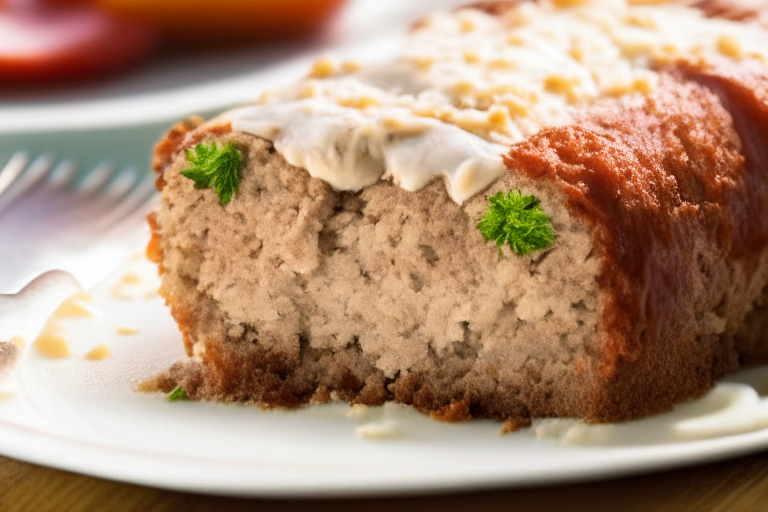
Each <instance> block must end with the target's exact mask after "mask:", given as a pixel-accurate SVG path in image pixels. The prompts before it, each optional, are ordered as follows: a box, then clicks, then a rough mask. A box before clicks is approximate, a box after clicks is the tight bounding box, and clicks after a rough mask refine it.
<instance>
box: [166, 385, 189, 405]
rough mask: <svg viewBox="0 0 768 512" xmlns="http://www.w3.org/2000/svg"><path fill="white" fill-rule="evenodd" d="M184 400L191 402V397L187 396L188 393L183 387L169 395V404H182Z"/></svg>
mask: <svg viewBox="0 0 768 512" xmlns="http://www.w3.org/2000/svg"><path fill="white" fill-rule="evenodd" d="M183 400H189V396H187V392H186V391H184V389H183V388H182V387H181V386H178V387H177V388H176V389H174V390H173V391H171V394H170V395H168V401H169V402H181V401H183Z"/></svg>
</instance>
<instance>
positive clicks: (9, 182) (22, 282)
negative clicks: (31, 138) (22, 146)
mask: <svg viewBox="0 0 768 512" xmlns="http://www.w3.org/2000/svg"><path fill="white" fill-rule="evenodd" d="M77 174H78V173H77V165H76V164H75V163H74V162H71V161H69V160H60V161H57V160H56V159H54V158H53V157H52V156H51V155H41V156H39V157H37V158H35V159H34V160H33V159H30V158H29V156H28V155H26V154H25V153H16V154H15V155H13V156H12V157H11V159H10V160H9V161H8V162H7V163H6V165H5V166H4V167H3V168H2V170H0V292H3V293H6V295H0V345H2V343H3V342H7V341H9V340H10V339H11V338H12V337H13V336H21V337H22V338H24V339H27V340H30V339H34V338H35V337H36V336H37V335H38V334H39V332H40V330H41V329H42V327H43V325H44V323H45V321H46V320H47V318H48V317H50V315H51V314H52V313H53V311H55V309H56V308H57V307H58V306H59V305H60V304H61V303H62V302H63V301H64V300H66V299H67V298H68V297H69V296H71V295H72V294H73V293H75V292H76V291H77V290H79V289H80V288H81V287H82V288H84V289H89V288H91V287H93V286H94V285H96V284H98V283H99V282H100V281H102V280H103V279H104V278H106V277H107V276H108V275H109V274H110V273H111V272H112V271H114V269H115V268H116V267H117V265H118V264H119V263H120V262H121V261H122V259H124V258H125V257H126V256H127V255H129V254H130V253H131V252H132V251H134V250H136V248H137V247H138V245H139V244H140V242H141V241H142V239H144V238H145V237H146V236H147V231H148V228H147V224H146V222H145V220H144V219H145V217H146V215H147V214H148V213H149V212H150V211H151V210H152V209H153V207H154V204H155V202H156V196H157V194H155V192H154V185H153V177H152V176H151V174H149V173H140V172H139V171H138V169H136V168H131V167H124V168H117V167H115V166H114V165H111V164H110V163H108V162H105V163H103V164H100V165H98V166H97V167H96V168H94V169H92V170H90V171H89V172H87V173H86V174H85V175H84V176H83V177H82V178H81V179H79V180H78V179H76V178H77ZM6 348H7V345H6ZM2 353H3V350H2V347H0V366H2V361H3V355H2ZM6 359H7V358H6ZM1 370H2V368H0V373H2V372H1Z"/></svg>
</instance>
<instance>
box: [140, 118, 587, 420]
mask: <svg viewBox="0 0 768 512" xmlns="http://www.w3.org/2000/svg"><path fill="white" fill-rule="evenodd" d="M214 131H216V130H214ZM219 131H221V130H220V129H219ZM210 138H211V139H212V140H216V141H218V143H220V144H225V143H227V142H233V143H235V144H236V145H237V146H238V147H240V148H242V150H243V154H244V157H245V166H244V169H243V179H242V181H241V185H240V191H239V194H238V196H237V198H236V199H235V200H234V201H232V202H231V203H230V204H229V205H227V206H226V207H222V206H221V205H220V204H219V201H218V198H217V197H216V195H215V193H214V192H213V191H211V190H199V189H196V188H195V187H194V183H193V182H192V181H191V180H189V179H187V178H184V177H183V176H181V175H180V174H179V171H180V170H183V169H185V168H186V162H185V160H184V158H183V157H177V159H176V160H175V161H174V162H173V164H172V165H171V166H170V167H169V168H168V169H167V170H166V171H165V173H164V175H163V176H164V180H165V182H166V185H165V187H164V189H163V203H162V207H161V209H160V210H159V212H158V213H157V217H156V220H155V222H156V224H157V226H158V230H159V231H160V232H161V233H162V238H161V242H160V243H161V250H162V267H163V269H164V270H165V273H164V275H163V285H162V293H163V295H164V296H165V297H166V298H167V300H168V302H169V303H170V305H171V307H172V310H173V313H174V316H175V317H176V319H177V321H178V322H179V323H180V325H181V326H182V330H183V331H184V332H185V333H186V341H187V347H188V349H189V350H190V353H193V354H195V355H196V356H198V358H197V359H198V361H199V362H197V363H190V364H186V365H183V367H182V366H179V367H176V368H175V370H174V371H173V372H172V373H173V374H174V378H173V379H170V381H173V382H174V383H175V382H177V381H179V380H182V381H184V386H185V389H187V392H188V393H189V394H191V395H192V396H193V397H199V398H205V399H213V400H222V401H246V402H255V403H259V404H262V405H264V404H266V405H285V406H296V405H300V404H302V403H306V402H307V401H309V400H311V399H312V398H313V397H315V398H316V399H322V398H323V397H324V396H326V395H328V393H331V392H336V393H338V394H339V395H340V396H341V397H342V398H344V399H346V400H350V401H353V402H358V403H365V404H379V403H382V402H383V401H385V400H391V399H397V400H399V401H402V402H405V403H413V404H415V405H416V406H417V407H419V408H421V409H423V410H428V411H433V412H434V411H439V410H441V409H443V408H445V407H447V406H449V405H450V404H451V403H456V402H460V403H462V404H463V405H462V406H461V407H463V409H461V411H460V412H461V414H467V415H469V414H473V415H479V416H485V417H493V418H497V419H507V418H510V417H515V416H520V417H528V416H529V415H531V414H534V415H539V416H546V415H552V414H561V415H562V414H570V415H583V414H584V413H585V410H586V407H587V403H586V402H588V400H587V399H586V398H585V397H586V396H587V395H588V394H589V389H590V386H592V384H593V382H592V379H591V375H592V373H591V372H590V361H591V360H592V357H591V356H590V351H596V350H597V349H598V348H597V343H598V336H597V333H596V329H597V322H598V316H599V310H600V307H601V304H600V302H601V294H600V293H599V291H598V289H597V280H596V276H597V273H598V269H599V266H598V261H597V258H596V257H595V255H594V253H593V252H592V241H591V234H590V232H589V230H588V229H587V228H586V227H585V226H584V224H583V223H580V222H577V221H575V220H574V219H573V217H571V216H570V215H568V214H567V212H566V211H565V209H564V207H563V206H562V205H561V204H560V203H559V202H558V201H557V200H556V199H555V198H554V197H549V196H547V195H546V193H544V194H542V191H541V190H539V191H537V192H536V193H537V195H538V196H539V197H541V199H542V200H543V202H542V204H543V206H544V209H545V211H547V213H548V214H549V215H551V216H552V217H553V219H554V222H553V226H554V228H555V230H556V232H557V234H558V237H557V239H556V241H555V243H554V245H553V246H552V247H551V248H550V249H548V250H545V251H539V252H536V253H534V254H532V255H529V256H524V257H518V256H514V255H511V253H510V252H509V250H508V248H507V249H505V255H504V257H503V258H501V259H500V258H499V255H498V250H497V248H496V246H495V245H493V244H488V243H485V241H484V240H483V238H482V236H481V234H480V233H479V231H478V230H477V228H476V223H477V222H478V220H479V218H480V216H481V214H482V212H483V211H484V208H485V206H486V205H487V202H486V197H487V196H488V195H491V194H493V193H495V192H496V191H497V190H505V191H506V190H509V189H510V188H519V187H522V188H523V190H524V191H525V183H523V182H519V180H517V181H518V182H516V180H515V178H514V177H513V175H511V174H510V175H508V176H506V177H504V178H503V179H501V180H499V181H498V182H497V183H496V184H495V185H494V186H493V187H492V188H491V189H489V190H488V191H487V193H484V194H480V195H478V196H477V197H475V198H473V199H472V200H470V201H469V202H467V203H466V204H465V205H464V206H459V205H458V204H456V203H455V202H453V201H452V200H451V198H450V197H449V196H448V194H447V193H446V191H445V187H444V185H443V184H442V183H441V182H439V181H435V182H433V183H432V184H431V185H429V186H428V187H426V188H425V189H423V190H421V191H419V192H418V193H412V192H407V191H404V190H402V189H400V188H399V187H397V186H395V185H393V184H391V183H390V182H385V181H382V182H381V183H379V184H377V185H375V186H372V187H368V188H366V189H364V190H363V191H362V192H359V193H352V192H336V191H334V190H333V189H332V188H331V187H330V186H328V185H327V184H326V183H325V182H323V181H321V180H318V179H314V178H311V177H310V176H309V175H308V173H307V172H306V171H304V170H303V169H299V168H296V167H293V166H291V165H289V164H287V163H286V162H285V160H284V159H283V158H282V157H281V156H280V155H279V154H278V153H276V152H275V151H274V149H273V147H272V145H271V143H269V142H267V141H264V140H262V139H258V138H256V137H253V136H250V135H245V134H238V133H229V134H225V135H211V136H210ZM170 381H168V382H170ZM169 385H170V384H169V383H166V385H165V387H166V388H167V387H168V386H169ZM470 409H471V411H470ZM451 410H453V409H451ZM454 412H455V411H454Z"/></svg>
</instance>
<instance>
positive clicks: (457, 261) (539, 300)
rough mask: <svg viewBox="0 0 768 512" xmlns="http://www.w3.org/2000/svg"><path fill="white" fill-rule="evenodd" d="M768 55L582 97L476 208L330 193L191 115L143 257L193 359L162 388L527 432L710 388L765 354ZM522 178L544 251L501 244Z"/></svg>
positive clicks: (427, 197)
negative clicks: (203, 157) (154, 267)
mask: <svg viewBox="0 0 768 512" xmlns="http://www.w3.org/2000/svg"><path fill="white" fill-rule="evenodd" d="M649 9H650V8H649ZM643 12H645V11H643ZM505 15H509V13H508V12H507V14H505ZM472 16H481V15H480V14H472ZM482 16H488V15H487V14H482ZM472 19H473V20H474V18H472ZM483 19H484V18H483ZM481 21H482V19H481ZM514 22H515V23H518V22H519V20H516V21H514ZM441 26H442V25H441ZM419 30H421V29H419ZM474 58H475V57H472V56H470V57H467V59H470V60H471V59H474ZM753 64H754V63H752V62H734V60H733V59H730V60H729V59H725V58H724V59H722V60H717V59H715V60H712V59H710V60H709V61H707V60H702V59H678V60H676V61H675V62H667V61H664V62H662V61H659V62H658V63H657V66H656V68H655V69H654V70H653V73H654V75H653V80H654V81H653V86H652V87H650V88H649V89H646V88H645V86H644V85H643V86H640V87H639V90H635V89H630V90H628V91H625V92H622V93H621V94H616V95H604V96H601V97H599V98H592V99H590V101H581V100H578V98H576V96H574V97H573V98H572V99H573V104H572V105H570V106H569V107H568V121H567V122H562V118H558V120H556V121H553V122H552V123H551V126H549V127H546V126H545V127H543V128H542V129H538V130H534V131H535V133H533V134H532V135H530V136H522V137H519V140H518V141H517V142H514V143H512V144H510V145H508V146H507V148H508V149H507V150H506V151H505V153H504V157H503V163H504V165H505V166H506V172H504V173H503V174H502V175H501V176H500V177H498V178H497V179H495V180H494V181H492V182H491V183H490V185H488V186H487V187H485V188H483V189H482V190H481V191H480V192H479V193H476V194H475V195H473V196H471V197H470V198H469V199H467V200H466V201H463V202H461V201H456V199H455V197H452V196H451V194H450V193H449V191H448V188H447V187H446V186H445V185H444V184H443V182H442V181H443V180H441V179H439V178H438V179H434V180H432V181H430V182H429V183H428V184H427V185H426V186H424V187H423V188H420V189H419V190H416V191H409V190H405V189H404V188H403V187H401V186H398V184H397V183H395V182H393V181H392V180H387V179H383V180H379V181H377V182H375V183H374V184H372V185H369V186H366V187H364V188H362V189H360V190H347V191H344V190H337V189H334V188H333V187H332V186H331V185H329V184H328V183H327V182H326V181H324V180H322V179H319V178H317V177H313V175H314V174H313V170H312V169H306V168H302V167H299V166H296V165H292V164H291V163H289V162H288V160H289V159H290V158H289V157H288V156H286V155H287V153H286V154H283V152H281V151H280V147H279V143H278V142H274V141H272V140H268V139H269V137H264V136H257V135H253V134H250V133H246V132H247V130H243V129H238V127H237V126H238V125H236V123H235V122H234V121H233V118H232V116H229V115H224V116H222V117H219V118H215V119H213V120H211V121H209V122H207V123H203V124H200V121H199V120H193V121H189V122H186V123H183V124H181V125H178V126H177V127H175V128H174V129H173V130H172V131H171V132H170V134H169V137H168V138H166V139H165V140H164V141H162V142H161V143H160V144H159V145H158V150H157V153H156V159H155V163H156V168H157V170H158V171H159V172H160V176H159V178H158V185H159V187H160V188H161V189H162V202H161V206H160V208H159V210H158V211H157V213H156V214H153V216H151V218H150V223H151V225H152V228H153V238H152V242H151V243H150V247H149V251H148V252H149V254H150V256H151V257H152V259H154V260H155V261H156V262H157V263H158V264H159V266H160V270H161V274H162V288H161V293H162V295H163V296H164V297H165V298H166V301H167V303H168V305H169V306H170V308H171V312H172V314H173V316H174V318H175V319H176V321H177V322H178V324H179V326H180V329H181V331H182V333H183V335H184V342H185V345H186V348H187V352H188V354H189V356H190V359H189V360H187V361H182V362H179V363H177V364H176V365H174V366H173V367H172V368H170V369H169V370H168V371H167V372H165V373H164V374H162V375H160V376H158V377H157V378H156V379H154V380H153V381H151V382H149V383H148V384H147V385H146V386H145V389H160V390H163V391H166V392H168V391H170V390H172V389H173V388H174V387H176V386H181V387H182V388H183V389H184V391H185V392H186V394H187V395H188V396H190V397H191V398H193V399H201V400H217V401H224V402H244V403H253V404H257V405H260V406H263V407H297V406H301V405H304V404H308V403H315V402H325V401H328V400H330V399H332V398H336V397H338V398H340V399H342V400H345V401H348V402H351V403H358V404H366V405H377V404H382V403H384V402H386V401H390V400H394V401H397V402H400V403H405V404H411V405H413V406H415V407H416V408H418V409H419V410H421V411H424V412H428V413H431V414H432V415H433V416H434V417H436V418H438V419H444V420H462V419H467V418H471V417H474V418H492V419H497V420H507V421H509V422H510V423H509V424H510V425H516V426H519V425H525V424H526V422H527V421H528V420H529V418H531V417H548V416H549V417H551V416H567V417H576V418H582V419H584V420H586V421H590V422H603V421H623V420H630V419H635V418H640V417H643V416H646V415H650V414H655V413H659V412H663V411H666V410H669V409H670V408H672V407H673V406H674V405H675V404H676V403H679V402H681V401H685V400H689V399H692V398H696V397H699V396H701V395H703V394H704V393H706V392H707V391H708V390H709V389H711V387H712V386H713V385H714V383H715V381H716V379H717V378H719V377H720V376H722V375H723V374H725V373H727V372H729V371H732V370H734V369H736V368H737V367H738V366H739V364H740V362H742V361H745V360H752V361H754V360H760V359H761V358H763V357H764V356H765V355H766V354H768V337H767V336H766V331H765V330H764V329H763V326H765V325H768V313H767V311H768V309H767V308H766V306H765V304H766V299H767V298H768V297H766V293H767V292H766V289H767V288H766V287H767V286H768V251H767V250H766V245H767V244H768V211H766V210H768V172H766V170H767V169H768V153H767V150H766V147H768V146H767V145H766V141H768V75H766V71H765V68H764V67H761V66H758V65H753ZM547 83H549V82H547ZM643 83H645V82H643ZM551 84H554V85H553V87H554V89H556V90H557V91H558V92H557V93H558V94H560V93H562V94H563V95H564V96H568V95H569V94H571V93H572V94H573V95H575V94H576V92H573V91H572V90H570V89H568V90H561V89H559V87H560V86H561V85H562V83H561V82H558V81H557V80H553V81H551ZM554 89H553V90H554ZM577 92H578V91H577ZM301 94H304V92H302V93H301ZM478 97H479V96H478ZM362 99H365V102H366V104H371V103H372V102H374V101H376V100H375V98H374V99H370V98H362ZM470 99H471V98H470ZM358 100H361V98H358ZM281 101H283V100H281ZM398 101H400V100H398ZM452 101H453V100H452ZM455 101H457V102H458V103H459V104H461V105H463V106H462V107H461V108H464V109H469V107H468V106H466V105H464V103H462V102H466V101H469V100H467V99H466V98H465V97H460V98H458V99H456V100H455ZM558 101H559V100H558ZM569 101H570V100H569ZM359 103H361V101H358V102H357V103H356V104H359ZM473 108H474V107H473ZM476 108H477V109H480V110H481V109H482V107H481V106H477V107H476ZM494 108H495V107H494ZM505 108H506V107H505ZM508 108H512V107H508ZM442 112H445V110H443V111H442ZM489 112H490V115H489V119H491V118H493V117H494V115H495V114H494V110H493V108H490V109H489ZM521 112H522V111H521ZM420 115H421V114H420ZM424 115H426V116H431V115H432V114H431V113H426V114H424ZM436 115H438V117H439V116H440V115H442V114H439V113H438V114H436ZM456 115H457V116H458V115H459V114H458V113H457V114H456ZM462 115H463V114H462ZM520 115H524V114H520ZM443 117H446V119H449V116H447V115H444V116H443ZM467 119H468V118H467ZM450 122H455V123H456V124H457V125H461V123H460V122H459V121H456V120H455V119H453V120H451V121H450ZM462 122H464V121H462ZM523 124H524V123H522V122H521V126H523ZM468 126H469V125H468ZM525 126H528V127H530V126H531V124H530V123H529V124H527V125H525ZM467 129H468V130H475V132H476V133H478V134H480V136H483V137H488V138H490V139H493V137H496V135H494V133H495V132H493V133H490V134H487V133H486V132H484V131H483V129H481V128H477V129H476V127H474V125H473V127H471V128H467ZM526 129H528V128H526ZM514 133H515V132H513V131H509V132H507V135H506V136H508V137H515V134H514ZM494 140H495V139H494ZM211 143H216V144H217V147H227V146H228V145H230V144H231V145H232V147H234V148H237V150H238V151H239V154H240V155H241V158H242V167H241V170H240V181H239V188H238V190H237V193H236V194H235V195H234V197H233V198H232V200H231V202H228V203H226V204H222V203H223V201H222V199H221V197H220V196H218V195H217V193H216V191H215V190H213V189H211V188H204V187H201V186H200V183H196V182H195V181H194V180H192V179H190V178H189V177H187V175H188V172H187V171H188V169H189V165H190V161H189V156H188V155H187V153H186V151H188V150H191V149H193V148H195V147H197V146H198V144H203V145H206V144H208V145H210V144H211ZM335 149H336V150H337V151H341V150H340V149H339V148H338V147H336V148H335ZM308 161H309V160H308ZM185 174H187V175H185ZM385 177H386V176H385ZM446 179H448V178H446ZM513 190H518V191H520V192H521V193H522V194H531V195H534V196H536V198H538V199H539V200H540V206H541V208H542V209H543V211H544V212H545V213H546V214H547V215H548V216H549V217H550V218H551V226H552V228H553V230H554V232H555V233H556V235H557V236H556V238H555V240H554V242H553V243H552V245H551V246H549V247H545V248H541V249H539V250H535V251H533V252H530V253H527V254H522V255H517V254H514V253H513V252H512V251H511V250H510V249H509V248H508V247H505V248H504V249H503V252H502V254H501V256H500V254H499V250H498V248H497V247H496V246H494V245H493V244H489V243H486V241H485V240H484V238H483V235H482V234H481V232H480V231H479V230H478V227H477V225H478V222H479V221H480V220H481V218H483V216H484V215H485V212H486V211H487V209H488V207H489V203H488V198H489V197H490V196H493V195H494V194H496V193H497V192H502V193H506V192H509V191H513Z"/></svg>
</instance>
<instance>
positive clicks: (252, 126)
mask: <svg viewBox="0 0 768 512" xmlns="http://www.w3.org/2000/svg"><path fill="white" fill-rule="evenodd" d="M387 115H388V116H390V117H389V118H384V117H383V114H382V113H376V112H372V113H370V114H369V113H367V112H364V111H360V110H355V109H350V108H345V107H340V106H338V105H334V104H332V103H327V102H324V101H320V100H316V99H308V100H299V101H292V102H285V103H278V104H274V105H269V104H268V105H253V106H248V107H243V108H241V109H238V110H236V111H234V112H232V113H231V114H230V115H229V117H230V119H231V120H232V128H233V129H235V130H240V131H243V132H247V133H252V134H254V135H258V136H259V137H263V138H265V139H269V140H272V141H274V144H275V149H277V151H278V152H280V154H281V155H283V157H284V158H285V159H286V161H287V162H288V163H290V164H291V165H295V166H297V167H303V168H305V169H307V170H308V171H309V173H310V175H312V176H313V177H315V178H320V179H322V180H325V181H327V182H328V183H329V184H330V185H331V186H333V187H334V188H336V189H337V190H360V189H361V188H363V187H366V186H368V185H373V184H374V183H376V182H377V181H379V180H381V179H382V178H388V179H391V180H392V181H394V182H395V183H396V184H397V185H399V186H401V187H403V188H404V189H405V190H408V191H416V190H419V189H420V188H422V187H424V186H425V185H426V184H427V183H429V182H430V181H431V180H432V179H434V178H435V177H436V176H443V177H444V178H445V181H446V186H447V188H448V192H449V194H450V195H451V197H452V198H453V199H454V200H455V201H456V202H457V203H462V202H463V201H465V200H466V199H468V198H469V197H471V196H473V195H474V194H475V193H477V192H479V191H480V190H482V189H483V188H485V187H486V186H488V185H489V184H490V183H492V182H493V181H494V180H496V178H497V177H498V176H499V175H501V173H502V172H503V171H504V164H503V163H502V161H501V158H500V156H499V155H501V153H502V152H503V151H504V149H505V148H504V146H501V145H499V144H494V143H491V142H488V141H486V140H483V139H481V138H480V137H478V136H476V135H473V134H471V133H468V132H466V131H464V130H462V129H461V128H457V127H455V126H452V125H450V124H446V123H443V122H441V121H438V120H436V119H427V118H419V117H416V116H414V115H413V114H410V113H409V112H407V111H405V110H404V109H400V108H393V109H390V110H389V111H388V112H387ZM395 116H397V117H395Z"/></svg>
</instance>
